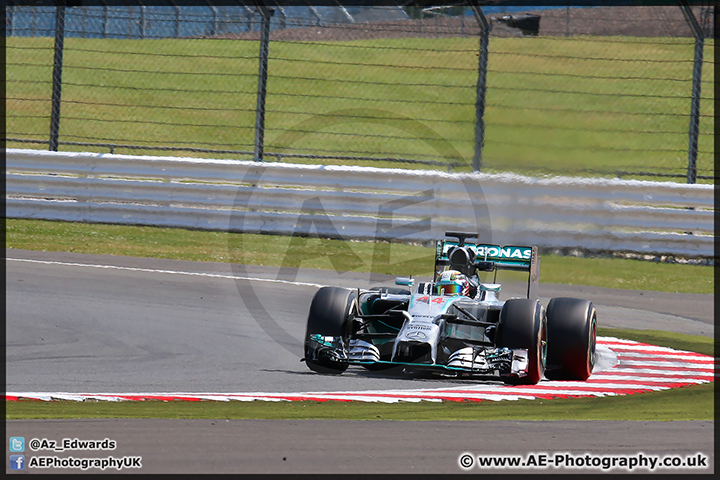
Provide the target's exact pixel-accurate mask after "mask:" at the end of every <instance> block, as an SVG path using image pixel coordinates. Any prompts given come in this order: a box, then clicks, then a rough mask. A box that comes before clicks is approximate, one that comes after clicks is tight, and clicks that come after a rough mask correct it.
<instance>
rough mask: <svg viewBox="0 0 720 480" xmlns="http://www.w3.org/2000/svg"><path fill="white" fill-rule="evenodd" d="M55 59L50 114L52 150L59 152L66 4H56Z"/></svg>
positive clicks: (61, 2)
mask: <svg viewBox="0 0 720 480" xmlns="http://www.w3.org/2000/svg"><path fill="white" fill-rule="evenodd" d="M56 5H57V7H56V10H55V57H54V59H53V78H52V110H51V112H50V150H51V151H53V152H57V150H58V137H59V134H60V98H61V93H62V64H63V47H64V43H65V2H63V1H60V2H57V3H56Z"/></svg>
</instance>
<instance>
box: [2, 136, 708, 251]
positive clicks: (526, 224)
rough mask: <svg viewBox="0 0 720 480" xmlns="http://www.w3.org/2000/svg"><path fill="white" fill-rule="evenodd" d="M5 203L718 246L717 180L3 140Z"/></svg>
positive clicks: (633, 245) (387, 232)
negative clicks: (532, 173)
mask: <svg viewBox="0 0 720 480" xmlns="http://www.w3.org/2000/svg"><path fill="white" fill-rule="evenodd" d="M6 159H7V160H6V182H7V187H6V188H7V190H6V202H7V203H6V205H7V206H6V216H7V217H8V218H37V219H47V220H66V221H75V222H105V223H119V224H133V225H155V226H171V227H185V228H199V229H211V230H230V231H244V232H263V233H280V234H293V233H296V234H307V233H310V234H315V232H316V231H317V233H318V234H319V235H322V236H330V237H342V238H346V239H349V238H355V239H372V238H381V239H399V240H403V241H431V240H434V239H437V238H441V237H443V235H444V232H445V231H449V230H456V231H457V230H460V231H471V232H472V231H479V232H481V233H482V235H483V240H484V241H487V242H492V243H499V244H525V245H538V246H540V247H581V248H588V249H591V250H610V251H632V252H639V253H655V254H667V255H680V256H690V257H711V256H713V244H714V242H713V240H714V239H713V235H714V221H713V216H714V194H713V186H712V185H685V184H676V183H667V182H645V181H636V180H618V179H588V178H567V177H551V178H530V177H524V176H519V175H513V174H482V173H467V174H449V173H443V172H439V171H427V170H400V169H384V168H371V167H340V166H323V165H294V164H281V163H268V162H247V161H238V160H205V159H194V158H175V157H138V156H128V155H111V154H98V153H65V152H49V151H41V150H24V149H9V150H7V151H6Z"/></svg>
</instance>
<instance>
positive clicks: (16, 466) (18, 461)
mask: <svg viewBox="0 0 720 480" xmlns="http://www.w3.org/2000/svg"><path fill="white" fill-rule="evenodd" d="M24 469H25V455H10V470H24Z"/></svg>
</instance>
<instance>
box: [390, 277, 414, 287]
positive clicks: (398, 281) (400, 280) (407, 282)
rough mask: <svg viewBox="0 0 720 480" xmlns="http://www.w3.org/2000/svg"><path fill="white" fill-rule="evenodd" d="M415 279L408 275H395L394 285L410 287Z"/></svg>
mask: <svg viewBox="0 0 720 480" xmlns="http://www.w3.org/2000/svg"><path fill="white" fill-rule="evenodd" d="M413 283H415V280H413V279H412V278H410V277H395V285H404V286H406V287H412V286H413Z"/></svg>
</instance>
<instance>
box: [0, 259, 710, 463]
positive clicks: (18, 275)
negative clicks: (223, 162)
mask: <svg viewBox="0 0 720 480" xmlns="http://www.w3.org/2000/svg"><path fill="white" fill-rule="evenodd" d="M6 255H7V261H6V270H7V274H6V315H7V320H6V335H7V339H6V360H7V364H6V391H8V392H11V391H15V392H74V393H102V392H114V393H121V392H128V393H130V392H134V393H139V392H198V393H201V392H296V391H341V390H365V389H368V390H370V389H373V390H378V389H400V388H408V389H409V388H419V383H421V384H422V387H427V386H428V385H429V384H430V385H432V386H433V387H435V386H437V387H443V386H457V385H458V382H457V381H449V380H444V379H432V380H427V379H425V380H413V379H408V378H402V377H396V376H388V375H384V376H383V375H379V374H375V373H371V372H366V371H364V370H363V369H351V370H349V371H348V373H347V374H344V375H342V376H323V375H316V374H314V373H312V372H310V371H309V370H308V369H307V368H306V367H305V365H304V364H303V363H302V362H300V358H301V356H302V351H301V339H302V336H303V335H304V330H305V320H306V315H307V311H308V308H309V304H310V301H311V298H312V295H313V293H314V292H315V290H316V289H317V288H318V285H327V284H337V285H342V286H347V287H355V286H360V287H368V286H370V285H371V284H372V285H391V284H392V278H391V277H385V278H380V279H377V278H373V279H369V278H368V277H367V276H363V275H362V274H357V273H347V272H345V273H336V272H327V271H319V270H310V269H300V270H298V271H286V270H283V271H279V270H278V269H277V268H269V267H243V266H230V265H226V264H214V263H199V262H183V261H171V260H156V259H139V258H129V257H113V256H101V255H80V254H72V253H50V252H31V251H22V250H6ZM248 278H252V279H253V280H248ZM541 280H542V278H541ZM504 288H506V287H505V285H504ZM514 289H515V290H517V291H515V290H514ZM518 289H519V290H518ZM503 293H505V294H506V295H505V298H507V296H509V295H513V294H522V287H521V286H517V285H512V284H510V285H509V286H507V291H504V292H503ZM508 294H509V295H508ZM540 295H541V299H542V300H543V302H544V303H546V302H547V300H548V299H549V298H550V297H554V296H576V297H581V298H587V299H589V300H592V301H593V302H594V303H595V305H596V308H597V310H598V322H599V325H600V326H608V327H615V328H633V329H657V330H666V331H672V332H683V333H688V334H694V335H705V336H712V335H713V331H714V330H713V321H714V320H713V306H714V301H713V296H712V295H694V294H666V293H658V292H637V291H625V290H613V289H604V288H596V287H569V286H564V285H544V284H542V282H541V288H540ZM581 423H582V422H581ZM485 430H489V431H492V432H495V433H494V435H495V436H496V440H495V442H494V443H493V445H497V448H493V449H492V451H489V450H487V448H486V447H485V446H483V445H484V444H483V443H482V442H480V441H479V440H478V438H479V437H480V436H482V435H483V433H482V432H483V431H485ZM60 432H63V433H62V435H61V434H60ZM73 432H74V433H73ZM181 432H185V433H181ZM339 432H343V433H344V434H343V435H339ZM349 432H352V434H351V435H350V433H349ZM419 432H422V433H419ZM712 433H713V422H677V423H675V422H669V423H653V422H633V423H631V424H629V425H628V424H624V423H623V422H586V423H582V424H581V425H578V424H577V423H576V422H487V423H486V422H480V423H473V422H432V423H427V422H350V421H323V422H319V421H259V420H255V421H243V420H236V421H225V420H221V421H216V422H212V421H201V420H176V421H174V420H165V421H160V420H158V421H149V420H86V421H78V420H73V421H69V420H54V421H9V422H8V423H7V434H8V436H12V435H24V436H26V437H28V438H32V437H38V438H40V437H48V438H50V437H53V436H56V437H60V436H69V437H78V436H80V435H81V434H82V436H84V437H85V438H105V437H109V438H113V436H114V437H116V438H115V439H116V440H118V441H119V443H120V439H127V440H123V441H122V443H121V445H123V446H124V447H123V448H122V452H120V448H118V452H117V453H115V455H116V456H117V455H118V454H120V453H122V454H126V455H142V456H143V458H144V461H143V465H144V466H143V469H141V470H138V471H137V472H138V473H141V472H142V473H160V472H167V473H171V472H185V473H242V472H247V473H251V472H266V473H284V472H292V473H315V472H345V473H391V472H392V473H463V472H464V470H463V469H461V468H460V467H459V465H458V457H459V456H460V455H461V454H462V453H463V452H466V451H467V452H470V453H476V454H480V453H506V452H515V453H522V454H526V453H527V452H549V453H551V454H552V453H555V452H568V451H573V452H574V453H578V454H579V453H583V452H595V453H597V454H610V453H614V454H617V453H622V454H626V455H633V454H637V453H638V452H644V453H646V454H649V453H653V452H654V453H658V454H662V455H669V454H695V453H697V452H702V453H705V454H706V455H708V456H709V457H710V465H711V467H710V469H709V470H702V473H710V472H712V471H713V468H712V466H713V464H714V462H713V460H714V459H713V458H712V452H713V437H712ZM193 438H196V439H197V444H193ZM309 438H313V439H314V440H313V441H312V442H310V443H308V439H309ZM398 438H406V439H413V441H414V442H416V444H417V445H416V446H417V448H418V449H419V451H422V452H423V453H422V454H419V453H417V452H418V450H416V449H415V448H406V447H402V448H401V447H399V446H398ZM248 439H255V440H253V441H248ZM668 439H672V442H669V443H668ZM173 442H175V443H174V444H173ZM183 442H186V443H189V444H190V445H191V446H192V448H191V447H190V446H188V447H187V448H185V447H184V445H185V443H183ZM129 445H132V448H125V447H126V446H129ZM151 445H162V446H163V447H162V448H160V447H158V448H153V447H152V446H151ZM301 445H304V446H302V447H300V446H301ZM263 446H264V447H263ZM342 446H344V447H346V449H345V452H346V453H347V452H349V451H351V452H352V455H349V456H348V455H345V456H343V455H342V454H341V452H338V453H337V454H335V453H332V452H335V451H336V450H337V449H339V448H342ZM577 449H580V450H581V451H578V450H577ZM188 452H191V453H188ZM253 452H257V453H253ZM323 452H324V453H323ZM388 452H391V453H393V455H388V454H387V453H388ZM106 453H107V452H105V453H103V454H102V455H97V456H105V455H106ZM283 458H284V459H285V460H283ZM193 459H195V460H196V461H193ZM8 471H9V470H8ZM57 471H62V469H60V470H57ZM470 471H471V472H474V473H489V472H490V470H472V469H471V470H470ZM504 471H505V472H507V473H511V471H508V470H504ZM521 471H522V470H513V471H512V472H513V473H520V472H521ZM528 471H529V470H528ZM533 471H536V470H533ZM574 471H576V472H583V470H574ZM590 471H592V472H593V473H599V472H600V471H599V470H590ZM128 472H133V471H132V470H128ZM540 472H542V470H541V471H538V473H540ZM641 472H642V471H641ZM644 472H645V473H647V472H648V471H647V470H645V471H644ZM664 472H665V473H680V470H672V471H669V470H666V471H664ZM695 473H701V472H699V471H697V470H695Z"/></svg>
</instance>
